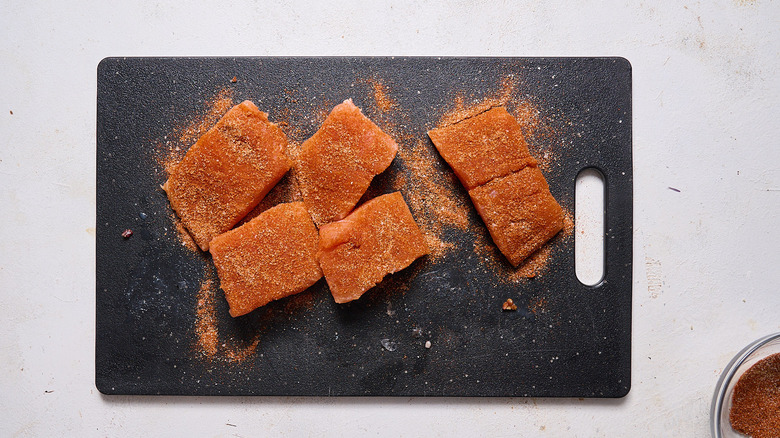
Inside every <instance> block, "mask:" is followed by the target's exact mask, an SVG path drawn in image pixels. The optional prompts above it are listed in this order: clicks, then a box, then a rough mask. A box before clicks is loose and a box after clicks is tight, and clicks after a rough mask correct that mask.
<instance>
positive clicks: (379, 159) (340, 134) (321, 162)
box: [296, 99, 398, 225]
mask: <svg viewBox="0 0 780 438" xmlns="http://www.w3.org/2000/svg"><path fill="white" fill-rule="evenodd" d="M397 151H398V145H397V144H396V142H395V141H394V140H393V139H392V138H390V136H389V135H387V134H385V133H384V132H382V130H381V129H380V128H379V127H378V126H376V125H375V124H374V122H372V121H371V120H369V119H368V117H366V116H364V115H363V113H362V112H361V111H360V109H359V108H358V107H356V106H355V105H354V104H353V103H352V100H351V99H349V100H345V101H344V102H343V103H341V104H339V105H337V106H336V107H335V108H333V110H332V111H331V112H330V114H329V115H328V117H327V118H326V119H325V122H323V124H322V126H321V127H320V129H319V130H318V131H317V132H316V133H315V134H314V135H313V136H312V137H311V138H309V139H308V140H306V141H305V142H303V145H302V146H301V152H300V154H299V156H298V162H297V164H296V176H297V178H298V182H299V184H300V189H301V195H302V196H303V202H305V203H306V207H308V209H309V212H310V213H311V216H312V219H314V222H315V223H317V224H318V225H321V224H324V223H328V222H331V221H334V220H339V219H343V218H344V217H346V216H347V214H349V212H350V211H352V209H353V208H354V207H355V205H356V204H357V203H358V201H359V200H360V198H361V196H363V193H365V191H366V189H368V186H369V184H371V180H372V179H373V178H374V176H376V175H378V174H380V173H382V172H383V171H384V170H385V169H387V167H388V166H390V163H391V162H392V161H393V158H394V157H395V154H396V152H397Z"/></svg>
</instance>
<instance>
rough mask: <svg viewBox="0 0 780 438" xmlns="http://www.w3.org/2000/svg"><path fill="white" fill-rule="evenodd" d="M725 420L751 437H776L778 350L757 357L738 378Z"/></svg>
mask: <svg viewBox="0 0 780 438" xmlns="http://www.w3.org/2000/svg"><path fill="white" fill-rule="evenodd" d="M729 421H730V422H731V427H732V428H734V430H736V431H738V432H741V433H744V434H746V435H748V436H750V437H752V438H777V437H780V353H775V354H773V355H771V356H768V357H765V358H764V359H761V360H760V361H758V362H757V363H756V364H755V365H753V366H752V367H750V369H748V370H747V371H746V372H745V374H743V375H742V377H740V378H739V381H737V384H736V385H735V386H734V394H733V395H732V397H731V411H730V412H729Z"/></svg>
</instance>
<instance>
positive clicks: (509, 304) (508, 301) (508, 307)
mask: <svg viewBox="0 0 780 438" xmlns="http://www.w3.org/2000/svg"><path fill="white" fill-rule="evenodd" d="M501 309H502V310H517V304H515V302H514V301H512V299H511V298H507V299H506V301H504V304H502V305H501Z"/></svg>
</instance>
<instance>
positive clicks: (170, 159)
mask: <svg viewBox="0 0 780 438" xmlns="http://www.w3.org/2000/svg"><path fill="white" fill-rule="evenodd" d="M233 106H234V103H233V91H232V90H230V89H223V90H220V91H218V92H217V93H216V94H215V95H214V96H213V97H212V98H211V99H209V100H208V101H206V103H205V104H204V106H203V110H202V112H200V113H198V114H196V115H194V117H193V118H192V119H190V121H189V122H187V123H186V124H184V125H183V126H177V127H174V128H173V129H172V130H171V133H170V134H168V135H166V136H165V138H164V140H163V141H162V142H161V143H159V144H157V146H156V150H155V154H156V159H157V163H158V164H159V165H160V167H162V169H163V170H164V171H165V175H164V176H163V178H161V179H162V181H165V180H166V179H167V178H168V174H169V173H170V172H171V170H172V169H173V167H174V166H176V165H177V164H178V163H179V161H181V159H182V158H184V154H186V153H187V150H189V148H190V146H192V145H193V144H195V142H196V141H198V139H199V138H200V137H201V136H202V135H203V134H205V133H206V131H208V130H209V129H211V127H212V126H214V125H215V124H216V123H217V121H218V120H219V119H220V118H222V116H223V115H225V113H226V112H227V111H228V110H229V109H230V108H232V107H233Z"/></svg>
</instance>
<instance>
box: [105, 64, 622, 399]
mask: <svg viewBox="0 0 780 438" xmlns="http://www.w3.org/2000/svg"><path fill="white" fill-rule="evenodd" d="M234 77H235V78H236V81H235V82H233V81H232V78H234ZM97 86H98V100H97V248H96V249H97V260H96V263H97V278H96V291H97V306H96V323H97V324H96V346H95V365H96V371H95V373H96V375H95V381H96V385H97V387H98V389H99V390H100V391H101V392H103V393H105V394H181V395H312V396H327V395H331V396H337V395H371V396H394V395H400V396H534V397H546V396H552V397H558V396H562V397H621V396H623V395H625V394H626V393H627V392H628V390H629V388H630V380H631V274H632V266H631V261H632V184H633V183H632V157H631V147H632V146H631V66H630V64H629V63H628V62H627V61H626V60H625V59H622V58H371V57H369V58H107V59H105V60H103V61H102V62H101V63H100V65H99V67H98V72H97ZM220 93H222V94H220ZM215 96H223V97H224V96H229V98H231V99H232V100H233V101H234V102H235V103H238V102H240V101H242V100H245V99H249V100H252V101H253V102H255V103H256V104H257V105H258V106H259V107H260V109H262V110H263V111H265V112H267V113H269V118H270V119H271V120H272V121H279V122H283V124H282V126H283V129H284V130H285V132H286V133H287V135H288V137H289V139H290V140H291V142H293V143H294V144H300V143H301V142H302V141H303V140H305V139H306V138H308V137H309V136H311V135H312V134H313V133H314V132H315V131H316V129H317V128H318V126H319V124H320V123H321V122H322V120H323V118H324V116H325V115H326V114H327V111H328V110H329V109H330V108H331V107H332V106H334V105H335V104H337V103H339V102H341V101H342V100H344V99H347V98H352V99H353V101H354V102H355V104H356V105H358V106H359V107H361V108H362V109H363V112H364V113H365V114H366V115H367V116H369V117H370V118H372V119H373V120H374V121H375V122H377V124H378V125H379V126H380V127H382V128H383V129H385V130H387V131H388V133H390V134H391V135H393V136H394V137H395V138H396V139H397V140H398V142H399V145H400V147H401V149H402V152H404V153H405V155H404V154H403V153H399V156H398V157H397V158H396V160H395V161H394V162H393V164H392V165H391V167H390V168H389V169H388V170H387V171H386V172H385V173H383V174H382V175H380V176H379V177H377V178H376V179H375V181H374V183H373V184H372V187H371V188H370V189H369V196H373V195H377V194H381V193H386V192H392V191H395V190H400V191H401V192H402V193H403V194H404V196H405V197H406V198H407V200H410V198H414V197H415V196H418V197H419V196H420V193H419V190H420V188H419V185H418V186H414V184H412V183H409V184H408V185H404V184H403V181H412V180H414V175H412V174H411V173H412V172H413V171H414V168H413V166H412V164H413V160H412V158H410V157H420V156H424V157H428V158H427V159H429V160H430V161H431V162H430V163H429V165H430V166H431V168H434V169H438V171H439V172H440V173H441V174H442V175H443V176H442V178H441V182H440V183H437V184H438V186H437V187H439V188H440V189H441V190H443V191H444V192H446V193H449V194H450V195H451V197H453V198H454V199H455V200H456V201H457V202H458V203H459V205H461V206H462V207H463V208H462V211H463V214H465V215H466V217H467V220H468V225H469V226H468V227H465V228H464V227H458V226H455V225H454V224H452V223H449V222H448V220H449V219H448V217H447V216H446V215H442V216H441V223H440V224H439V226H438V228H436V231H437V233H435V234H436V236H437V237H438V238H439V239H440V240H441V241H442V242H444V243H445V244H448V245H449V247H448V249H447V250H446V251H444V252H441V253H439V254H438V256H436V257H426V258H423V259H420V260H417V261H416V262H415V263H414V264H413V265H412V266H411V267H409V268H408V269H406V270H404V271H402V272H400V273H397V274H395V275H392V276H390V277H387V278H386V279H385V280H384V281H383V282H382V283H381V284H380V285H379V286H377V287H376V288H374V289H372V290H371V291H370V292H368V293H367V294H366V295H365V296H364V297H363V298H361V299H360V300H358V301H356V302H353V303H350V304H346V305H338V304H335V303H334V302H333V300H332V298H331V297H330V294H329V292H328V289H327V285H326V284H325V282H324V281H323V280H321V281H320V282H318V283H317V284H315V285H314V286H313V287H311V288H310V289H308V290H307V291H305V292H303V293H302V294H299V295H296V296H293V297H289V298H286V299H283V300H280V301H277V302H274V303H271V304H269V305H267V306H265V307H263V308H260V309H258V310H256V311H255V312H252V313H251V314H249V315H246V316H243V317H240V318H235V319H233V318H231V317H230V316H229V314H228V312H227V303H226V302H225V300H224V297H223V296H222V295H221V294H222V292H221V290H219V288H218V280H215V283H214V284H213V287H212V288H211V289H209V290H211V291H213V295H210V296H209V295H204V292H202V291H203V290H205V289H202V288H201V286H202V284H204V279H208V278H211V277H214V268H213V264H212V262H211V259H210V257H209V256H208V254H204V253H199V252H197V251H193V250H190V249H188V248H187V247H186V246H184V245H182V242H181V238H180V236H179V233H178V232H177V230H176V224H175V219H174V216H173V214H172V212H171V209H170V206H169V204H168V201H167V199H166V197H165V194H164V192H163V191H162V190H161V189H160V185H161V184H162V183H163V182H164V181H165V178H166V174H165V171H164V168H163V166H162V164H161V163H160V161H161V159H160V156H161V154H163V153H165V152H166V151H168V152H170V148H171V147H172V145H176V144H177V142H182V141H185V140H187V139H186V136H185V135H184V132H185V129H184V128H182V127H186V126H188V124H189V125H194V124H197V122H198V121H199V120H203V119H204V117H205V114H206V113H207V110H208V102H213V101H214V99H215ZM488 98H498V99H503V102H504V103H505V105H506V106H507V108H508V109H509V110H510V112H513V113H514V114H525V115H530V116H532V117H533V118H534V119H535V120H537V123H535V124H534V125H533V128H534V129H533V130H529V131H527V132H528V134H529V135H528V141H529V148H530V149H531V152H532V153H533V154H534V155H535V156H537V158H540V160H541V161H542V162H543V163H546V165H545V167H543V171H544V174H545V176H546V178H547V180H548V182H549V184H550V190H551V192H552V194H553V196H555V198H556V199H557V200H558V201H559V202H560V204H561V205H562V206H563V207H564V209H565V210H567V211H569V212H573V209H574V181H575V178H576V175H577V173H578V172H579V171H581V170H582V169H584V168H588V167H595V168H597V169H599V170H600V171H601V172H602V173H603V174H604V177H605V178H604V179H605V186H606V208H605V218H606V226H605V228H606V229H605V245H606V246H605V253H606V266H605V277H604V279H603V281H602V282H601V283H599V284H598V285H597V286H595V287H586V286H584V285H582V284H581V283H579V281H578V280H577V279H576V277H575V274H574V238H573V237H572V235H571V233H568V234H566V233H561V234H560V235H559V236H557V237H556V238H555V239H554V240H553V241H552V242H550V243H549V246H548V248H547V251H548V255H547V263H546V265H545V267H544V269H542V270H541V271H539V272H538V274H537V275H536V276H535V277H533V278H515V279H514V280H513V278H514V277H518V276H517V275H516V273H514V271H513V270H512V268H511V267H510V266H509V264H508V263H507V262H506V261H505V260H504V259H503V258H502V257H501V255H500V254H499V253H497V252H496V251H495V249H493V248H492V247H491V245H487V249H484V248H482V249H481V250H480V245H478V244H477V245H475V243H479V242H489V237H487V232H486V230H485V229H484V226H483V225H482V223H481V221H480V220H479V217H478V216H477V214H476V212H475V211H474V209H473V207H471V204H470V201H469V199H468V195H467V193H466V192H465V190H463V188H462V187H460V185H459V184H457V183H456V182H455V180H454V179H453V178H452V175H451V171H450V170H449V168H448V167H447V166H446V164H444V163H443V160H442V159H441V157H440V156H439V155H438V154H437V153H436V152H435V149H434V148H433V145H432V143H431V142H430V140H428V138H427V136H426V131H427V130H428V129H431V128H433V127H435V126H436V125H437V123H439V122H440V121H441V120H442V119H443V118H444V117H445V115H446V114H447V112H448V111H451V110H453V109H454V108H456V106H457V105H458V104H459V103H460V104H462V105H465V106H473V104H474V103H475V102H479V101H484V100H485V99H488ZM529 109H530V112H529ZM189 145H190V144H189V143H187V144H182V145H181V147H182V148H186V147H189ZM166 148H168V149H166ZM418 164H419V162H418ZM290 178H291V177H289V176H288V177H286V179H285V180H283V181H282V183H281V184H291V182H290ZM415 190H417V192H415ZM436 196H438V192H436V191H432V192H431V193H430V197H431V199H435V198H436ZM412 204H413V203H412V202H410V205H411V206H412V211H413V213H415V217H416V218H420V217H422V216H423V213H422V212H420V211H419V210H418V211H415V210H416V208H415V207H414V205H412ZM415 205H420V204H419V203H418V204H415ZM434 217H435V215H434ZM428 225H429V226H430V225H431V224H428ZM128 228H129V229H132V230H133V236H131V237H130V238H127V239H125V238H123V237H122V236H121V233H122V231H123V230H125V229H128ZM482 246H483V247H484V246H485V245H482ZM521 269H523V267H521ZM513 274H515V275H513ZM204 296H206V297H210V298H209V300H208V302H209V303H212V304H213V310H212V311H211V312H208V314H209V315H212V316H213V319H212V320H211V326H212V327H214V328H215V329H216V333H215V334H216V340H215V342H213V343H212V344H211V345H213V348H214V350H213V351H212V352H211V353H212V354H207V352H206V351H204V348H203V347H202V344H199V342H198V339H199V338H198V335H197V333H196V332H197V330H196V326H197V325H198V324H199V323H200V324H204V318H203V315H204V314H203V313H201V315H200V316H199V315H198V311H197V310H198V308H199V307H198V304H199V300H200V303H201V305H203V303H204ZM507 298H512V299H513V300H514V301H515V303H516V304H518V310H517V311H515V312H504V311H502V310H501V304H502V303H503V302H504V300H505V299H507ZM201 309H204V308H203V307H201ZM199 321H200V322H199ZM415 329H418V332H415ZM383 340H384V345H383ZM426 341H430V342H431V348H426V347H425V342H426ZM387 347H389V348H387ZM391 350H392V351H391Z"/></svg>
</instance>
